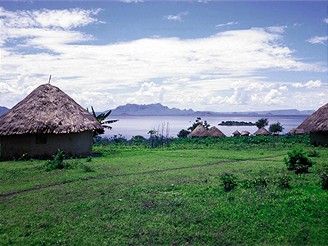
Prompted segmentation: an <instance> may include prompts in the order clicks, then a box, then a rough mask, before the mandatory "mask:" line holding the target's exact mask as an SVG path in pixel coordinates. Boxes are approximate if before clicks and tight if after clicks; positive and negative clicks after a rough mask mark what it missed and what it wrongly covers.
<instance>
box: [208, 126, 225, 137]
mask: <svg viewBox="0 0 328 246" xmlns="http://www.w3.org/2000/svg"><path fill="white" fill-rule="evenodd" d="M208 133H209V135H210V137H215V138H216V137H225V136H226V135H224V133H223V132H221V131H220V130H219V129H218V128H217V127H215V126H212V127H211V128H210V129H209V130H208Z"/></svg>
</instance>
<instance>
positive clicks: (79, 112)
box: [0, 84, 102, 135]
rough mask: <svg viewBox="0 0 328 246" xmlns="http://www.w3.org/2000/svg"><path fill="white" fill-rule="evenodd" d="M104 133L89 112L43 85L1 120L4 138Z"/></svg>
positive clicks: (53, 87) (58, 90) (62, 94)
mask: <svg viewBox="0 0 328 246" xmlns="http://www.w3.org/2000/svg"><path fill="white" fill-rule="evenodd" d="M95 129H102V126H101V125H100V123H98V121H97V120H96V119H95V118H94V117H93V116H92V115H91V114H89V112H88V111H87V110H85V109H84V108H82V107H81V106H80V105H79V104H77V103H76V102H75V101H74V100H73V99H72V98H70V97H69V96H68V95H67V94H65V93H64V92H63V91H61V90H60V89H59V88H57V87H55V86H52V85H50V84H45V85H40V86H39V87H38V88H36V89H35V90H34V91H32V92H31V93H30V94H29V95H28V96H27V97H26V98H25V99H24V100H22V101H21V102H19V103H18V104H17V105H16V106H14V107H13V108H12V109H11V110H10V111H9V112H7V113H6V114H4V115H2V116H1V117H0V135H15V134H26V133H30V134H33V133H54V134H61V133H78V132H83V131H92V130H95Z"/></svg>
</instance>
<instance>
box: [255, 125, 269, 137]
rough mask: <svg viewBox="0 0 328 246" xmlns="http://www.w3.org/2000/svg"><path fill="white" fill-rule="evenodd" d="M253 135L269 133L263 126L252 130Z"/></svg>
mask: <svg viewBox="0 0 328 246" xmlns="http://www.w3.org/2000/svg"><path fill="white" fill-rule="evenodd" d="M254 135H256V136H259V135H270V132H269V131H268V130H267V129H265V128H264V127H261V128H260V129H258V130H257V131H256V132H254Z"/></svg>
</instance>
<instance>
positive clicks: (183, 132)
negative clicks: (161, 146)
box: [178, 129, 190, 138]
mask: <svg viewBox="0 0 328 246" xmlns="http://www.w3.org/2000/svg"><path fill="white" fill-rule="evenodd" d="M189 133H190V131H188V130H185V129H182V130H181V131H179V133H178V138H186V137H188V134H189Z"/></svg>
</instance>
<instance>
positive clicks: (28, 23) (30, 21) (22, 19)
mask: <svg viewBox="0 0 328 246" xmlns="http://www.w3.org/2000/svg"><path fill="white" fill-rule="evenodd" d="M100 10H101V9H91V10H84V9H77V8H76V9H62V10H48V9H43V10H33V11H17V12H10V11H6V10H5V9H3V8H1V7H0V17H1V18H5V20H6V21H5V22H4V25H5V26H7V27H14V28H31V27H34V28H52V27H55V28H63V29H72V28H76V27H80V26H86V25H89V24H91V23H95V22H97V19H96V18H94V17H92V16H94V15H97V14H98V13H99V12H100Z"/></svg>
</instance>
